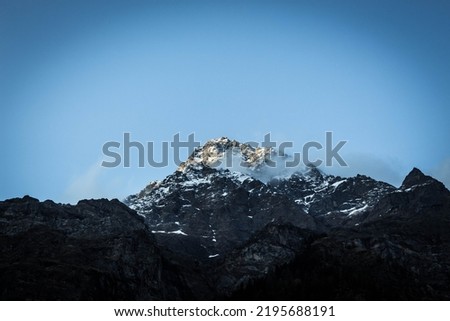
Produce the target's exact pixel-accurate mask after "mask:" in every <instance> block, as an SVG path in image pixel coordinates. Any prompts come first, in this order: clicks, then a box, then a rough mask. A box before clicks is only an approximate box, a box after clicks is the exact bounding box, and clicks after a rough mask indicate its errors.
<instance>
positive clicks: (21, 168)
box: [0, 0, 450, 203]
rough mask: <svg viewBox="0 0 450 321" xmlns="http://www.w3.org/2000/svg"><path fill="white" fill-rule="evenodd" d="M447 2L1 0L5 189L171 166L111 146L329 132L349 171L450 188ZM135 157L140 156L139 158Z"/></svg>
mask: <svg viewBox="0 0 450 321" xmlns="http://www.w3.org/2000/svg"><path fill="white" fill-rule="evenodd" d="M449 35H450V2H448V1H257V2H256V1H134V0H129V1H114V0H110V1H94V0H91V1H56V0H55V1H45V0H43V1H33V0H28V1H25V0H9V1H5V0H0V107H1V119H0V124H1V126H0V130H1V137H2V145H1V153H2V154H1V155H2V157H1V159H0V181H1V185H0V199H6V198H10V197H16V196H23V195H25V194H30V195H32V196H35V197H37V198H40V199H41V200H44V199H54V200H55V201H58V202H72V203H73V202H76V201H77V200H78V199H81V198H98V197H108V198H112V197H118V198H123V197H125V196H126V195H128V194H131V193H135V192H137V191H139V190H140V189H141V188H143V187H144V186H145V185H146V184H147V183H148V182H149V181H150V180H153V179H162V178H164V177H165V176H166V175H167V174H169V173H171V172H173V171H174V170H175V168H176V167H175V165H173V164H172V165H171V166H169V167H167V168H152V167H146V168H138V166H137V161H136V162H134V164H133V166H132V167H131V168H123V167H118V168H114V169H105V168H102V167H101V166H100V163H101V161H102V160H104V159H106V158H105V157H104V156H103V155H102V145H103V144H104V143H105V142H106V141H111V140H117V141H119V142H120V141H121V140H122V136H123V133H124V132H129V133H131V138H132V139H134V140H138V141H141V142H147V141H154V142H156V144H157V146H159V145H158V144H159V143H160V142H162V141H170V140H171V139H172V137H173V135H174V134H176V133H178V132H179V133H180V135H181V137H182V138H183V137H184V138H186V137H187V135H188V134H190V133H195V136H196V138H197V139H198V140H200V141H202V142H204V141H206V140H207V139H210V138H214V137H220V136H228V137H230V138H234V139H237V140H240V141H250V140H251V141H261V140H262V139H263V136H264V134H265V133H267V132H271V133H272V137H273V138H274V139H276V140H278V141H286V140H289V141H293V142H294V149H293V150H295V151H301V146H302V145H303V144H304V143H305V142H307V141H310V140H317V141H319V142H322V143H324V141H325V131H333V132H334V137H335V139H336V140H348V143H347V144H346V145H345V147H344V148H343V149H342V155H343V156H344V158H345V160H346V161H347V163H348V164H349V167H348V168H336V167H335V168H328V169H325V171H327V172H329V173H335V174H341V175H355V174H356V173H362V174H367V175H370V176H372V177H374V178H376V179H382V180H385V181H388V182H390V183H392V184H395V185H399V184H400V183H401V181H402V179H403V177H404V176H405V175H406V174H407V173H408V172H409V171H410V170H411V168H412V167H414V166H416V167H419V168H421V169H422V170H423V171H424V172H425V173H427V174H431V175H433V176H435V177H437V178H438V179H440V180H442V181H444V182H445V183H446V184H447V186H450V144H449V142H450V129H449V120H450V59H449V57H450V36H449ZM134 159H135V160H137V159H136V157H135V158H134Z"/></svg>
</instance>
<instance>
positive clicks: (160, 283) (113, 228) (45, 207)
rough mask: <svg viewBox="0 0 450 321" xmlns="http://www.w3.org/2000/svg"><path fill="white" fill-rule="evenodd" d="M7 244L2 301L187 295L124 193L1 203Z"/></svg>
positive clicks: (2, 255)
mask: <svg viewBox="0 0 450 321" xmlns="http://www.w3.org/2000/svg"><path fill="white" fill-rule="evenodd" d="M0 244H1V245H2V246H1V248H0V284H1V287H0V298H1V299H2V300H29V299H33V300H152V299H167V298H171V299H177V298H182V297H183V295H187V294H186V293H185V292H183V291H184V290H183V288H184V287H183V286H182V282H181V281H180V280H179V279H178V275H177V272H176V271H175V272H174V271H173V269H172V267H171V266H170V264H169V263H168V262H166V261H165V259H163V258H162V256H161V255H160V251H159V249H158V248H157V247H156V246H155V241H154V238H153V235H152V234H151V233H150V231H149V230H148V229H147V227H146V226H145V224H144V220H143V219H142V217H140V216H139V215H137V214H136V212H134V211H133V210H130V209H129V208H128V207H126V206H125V205H124V204H123V203H121V202H119V201H117V200H113V201H108V200H85V201H80V202H79V203H78V204H77V205H76V206H71V205H60V204H55V203H53V202H52V201H45V202H39V201H38V200H37V199H34V198H31V197H28V196H26V197H24V198H21V199H19V198H16V199H11V200H7V201H4V202H0ZM173 273H174V274H173ZM180 285H181V286H180Z"/></svg>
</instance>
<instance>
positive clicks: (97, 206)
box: [0, 138, 450, 300]
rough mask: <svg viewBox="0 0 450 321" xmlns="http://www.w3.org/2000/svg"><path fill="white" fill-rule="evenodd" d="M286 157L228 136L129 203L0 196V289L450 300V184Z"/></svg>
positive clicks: (13, 294)
mask: <svg viewBox="0 0 450 321" xmlns="http://www.w3.org/2000/svg"><path fill="white" fill-rule="evenodd" d="M227 157H228V158H227ZM283 157H284V156H280V155H277V154H276V152H274V151H273V150H271V149H267V148H254V147H252V146H249V145H246V144H240V143H238V142H236V141H231V140H228V139H227V138H220V139H217V140H212V141H209V142H208V143H206V144H205V146H203V147H202V148H199V149H197V150H196V151H195V152H194V153H193V155H191V156H190V157H189V159H188V160H187V161H186V162H185V163H183V164H182V165H181V166H180V167H179V169H178V170H177V171H176V172H175V173H173V174H172V175H169V176H168V177H166V178H165V179H164V180H162V181H157V182H152V183H150V184H149V185H148V186H147V187H146V188H144V189H143V190H142V191H141V192H140V193H138V194H136V195H132V196H130V197H128V198H127V199H126V200H125V201H124V203H125V204H127V205H128V206H129V207H127V206H125V205H124V204H123V203H120V202H119V201H107V200H98V201H93V200H91V201H80V202H79V203H78V204H77V205H76V206H68V205H58V204H54V203H53V202H50V201H46V202H43V203H40V202H38V201H37V200H35V199H32V198H29V197H26V198H24V199H13V200H8V201H5V202H0V240H1V244H2V248H1V257H0V282H1V285H2V287H1V290H0V291H1V292H0V293H1V298H3V299H126V300H134V299H150V300H151V299H154V300H160V299H166V300H177V299H194V300H201V299H229V298H233V299H254V300H256V299H276V300H280V299H289V300H342V299H347V300H357V299H371V300H391V299H400V300H401V299H413V300H424V299H450V192H449V191H448V190H447V189H446V188H445V186H444V185H443V184H442V183H440V182H438V181H436V180H435V179H433V178H432V177H429V176H426V175H424V174H423V173H422V172H420V170H418V169H413V170H412V172H411V173H410V174H409V175H408V176H407V177H406V178H405V180H404V182H403V184H402V186H401V187H400V188H396V187H394V186H391V185H389V184H386V183H383V182H379V181H376V180H374V179H372V178H370V177H367V176H363V175H357V176H356V177H350V178H342V177H335V176H332V175H326V174H324V173H323V172H321V171H320V170H318V169H317V168H314V167H311V168H303V169H295V171H294V170H292V169H286V168H284V169H283V168H279V167H277V166H272V165H273V164H272V163H271V162H272V158H275V159H277V160H280V159H283ZM229 159H231V160H233V161H236V160H237V161H238V162H239V164H238V165H236V164H232V163H230V164H227V161H228V160H229ZM225 165H229V166H225ZM130 208H131V209H130ZM3 244H4V246H3Z"/></svg>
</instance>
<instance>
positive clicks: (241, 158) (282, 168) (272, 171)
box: [177, 137, 300, 182]
mask: <svg viewBox="0 0 450 321" xmlns="http://www.w3.org/2000/svg"><path fill="white" fill-rule="evenodd" d="M288 160H289V156H285V155H283V156H280V155H278V153H277V152H276V150H274V149H273V148H269V147H258V146H252V145H251V144H246V143H240V142H238V141H236V140H230V139H229V138H227V137H221V138H217V139H211V140H209V141H207V142H206V143H205V144H204V145H203V146H202V147H199V148H197V149H196V150H195V151H194V152H193V153H192V155H191V156H189V158H188V159H187V160H186V161H185V162H183V163H182V164H181V165H180V166H179V167H178V169H177V171H179V172H186V171H187V170H189V169H195V168H201V167H202V166H206V167H210V168H215V169H217V170H229V171H230V172H237V173H241V174H245V175H248V176H251V177H254V178H256V179H258V180H260V181H262V182H268V181H270V180H271V179H273V178H287V177H289V176H291V175H292V174H293V173H295V172H298V171H300V167H295V168H293V167H288V166H286V164H287V161H288Z"/></svg>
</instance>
